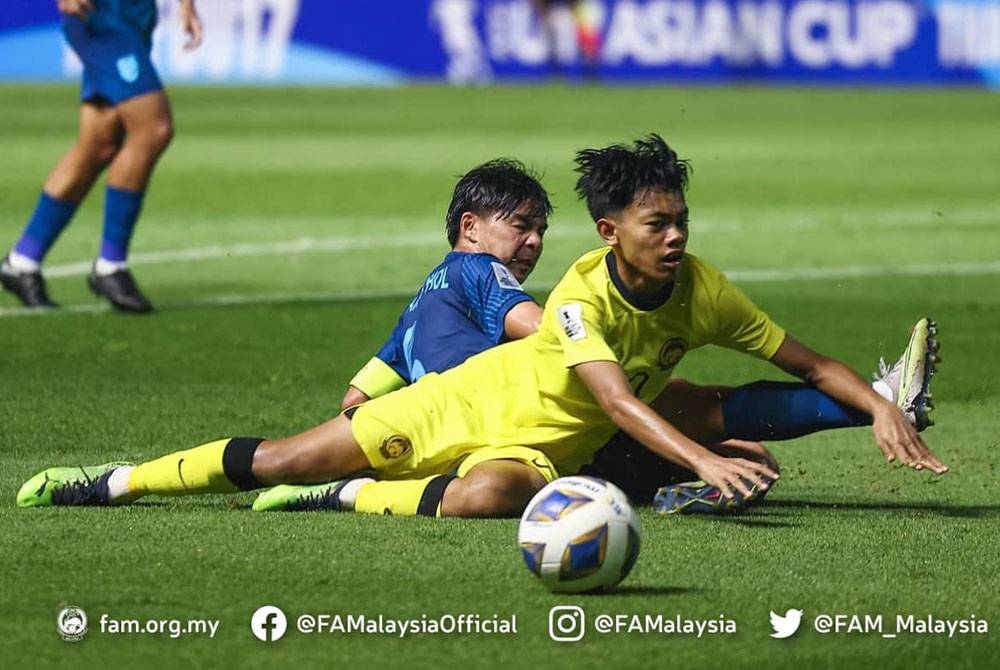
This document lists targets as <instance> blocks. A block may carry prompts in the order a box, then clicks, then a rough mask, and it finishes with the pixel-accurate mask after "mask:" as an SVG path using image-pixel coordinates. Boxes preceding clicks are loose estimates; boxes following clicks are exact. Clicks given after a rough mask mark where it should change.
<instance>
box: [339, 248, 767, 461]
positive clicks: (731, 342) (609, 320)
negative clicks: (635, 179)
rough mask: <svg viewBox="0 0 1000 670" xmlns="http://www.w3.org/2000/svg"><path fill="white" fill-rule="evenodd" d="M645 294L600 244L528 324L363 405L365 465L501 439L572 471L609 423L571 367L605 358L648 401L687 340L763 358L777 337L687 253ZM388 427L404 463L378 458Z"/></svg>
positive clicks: (762, 317) (448, 454)
mask: <svg viewBox="0 0 1000 670" xmlns="http://www.w3.org/2000/svg"><path fill="white" fill-rule="evenodd" d="M656 303H658V304H644V303H643V301H642V300H641V299H639V298H638V297H637V296H633V295H630V294H629V291H628V289H627V288H626V287H625V286H624V285H623V284H622V282H621V280H620V279H619V278H618V274H617V271H616V268H615V260H614V255H613V254H612V253H611V251H610V249H607V248H602V249H597V250H594V251H591V252H589V253H587V254H585V255H584V256H582V257H581V258H580V259H578V260H577V261H576V262H575V263H574V264H573V266H572V267H571V268H570V269H569V271H568V272H567V273H566V274H565V276H563V278H562V280H561V281H560V282H559V284H558V285H557V286H556V288H555V289H554V290H553V292H552V294H551V295H550V296H549V299H548V301H547V302H546V304H545V313H544V316H543V319H542V324H541V327H540V328H539V330H538V332H537V333H535V334H534V335H532V336H530V337H527V338H525V339H523V340H519V341H516V342H511V343H508V344H504V345H501V346H499V347H495V348H493V349H490V350H487V351H485V352H483V353H481V354H478V355H476V356H473V357H472V358H469V359H468V360H467V361H466V362H465V363H463V364H462V365H459V366H458V367H456V368H453V369H451V370H448V371H446V372H444V373H442V374H440V375H434V374H432V375H427V377H425V378H423V379H421V380H420V381H418V382H417V383H416V384H413V385H412V386H410V387H408V388H406V389H403V390H401V391H398V392H395V393H391V394H389V395H387V396H383V397H382V398H378V399H376V400H372V401H370V402H369V403H366V404H365V405H364V406H362V408H360V409H359V410H358V413H357V415H356V416H355V421H358V419H361V420H362V422H363V423H365V424H366V425H370V428H368V427H366V428H364V429H362V426H361V425H359V426H356V430H355V436H356V437H357V438H358V440H359V442H361V444H362V448H363V449H364V450H365V452H366V453H367V454H369V457H370V459H372V460H373V465H375V466H376V467H377V468H379V469H382V468H383V467H388V469H389V470H399V474H400V475H402V474H403V472H404V471H405V473H406V474H407V475H408V476H409V475H413V474H418V473H422V472H424V471H426V468H427V467H429V468H430V469H431V470H435V469H437V470H439V469H441V467H442V466H443V465H444V464H445V463H451V462H456V461H458V460H461V458H462V457H463V456H464V455H466V454H468V453H469V452H470V451H472V450H475V449H476V448H478V447H496V448H503V447H508V446H525V447H531V448H534V449H537V450H539V451H541V452H543V453H544V454H545V455H546V456H548V457H549V459H550V460H551V461H552V463H553V464H555V466H556V467H557V468H558V469H559V472H560V473H561V474H572V473H574V472H577V471H578V470H579V468H580V467H581V466H583V465H584V464H586V463H588V462H589V461H590V460H591V459H592V457H593V455H594V453H595V452H596V451H597V450H598V449H600V447H601V446H603V445H604V443H605V442H607V440H608V439H609V438H610V437H611V435H613V434H614V433H615V431H617V430H618V428H617V426H615V425H614V423H613V422H612V421H611V420H610V419H609V418H608V416H607V415H606V414H605V413H604V411H603V410H602V409H601V407H600V405H599V404H598V403H597V401H596V400H595V399H594V397H593V395H592V394H591V393H590V390H589V389H588V388H587V387H586V386H585V385H584V383H583V381H582V380H581V379H580V377H579V376H578V375H577V374H576V373H575V372H573V371H572V368H573V367H574V366H576V365H579V364H581V363H587V362H592V361H614V362H617V363H618V364H619V365H621V367H622V368H623V369H624V371H625V374H626V376H627V377H628V378H629V380H630V382H631V384H632V388H633V390H634V391H635V393H636V395H637V396H638V397H639V398H640V399H642V400H643V401H644V402H647V403H648V402H651V401H652V400H653V399H655V398H656V397H657V396H658V395H659V394H660V393H661V392H662V391H663V389H664V388H665V387H666V385H667V381H668V380H669V379H670V375H671V373H672V371H673V369H674V367H676V365H677V364H678V363H679V362H680V360H681V358H682V357H683V356H684V354H685V353H686V352H688V351H690V350H692V349H695V348H697V347H700V346H703V345H706V344H716V345H719V346H724V347H729V348H733V349H737V350H740V351H744V352H747V353H750V354H753V355H755V356H759V357H761V358H765V359H767V358H770V357H771V356H773V355H774V353H775V352H776V351H777V350H778V347H779V346H781V342H782V341H783V340H784V337H785V333H784V331H783V330H782V329H781V328H780V327H779V326H777V325H776V324H774V323H773V322H772V321H771V320H770V319H769V318H768V316H767V315H766V314H764V313H763V312H762V311H761V310H759V309H758V308H757V307H756V306H755V305H754V304H753V303H752V302H751V301H750V300H749V298H747V297H746V295H745V294H744V293H743V292H742V291H740V290H739V289H738V288H736V287H735V286H733V285H732V284H731V283H729V281H728V280H727V279H726V278H725V277H724V276H723V274H722V273H721V272H719V271H718V270H716V269H715V268H713V267H712V266H711V265H709V264H708V263H706V262H705V261H702V260H701V259H699V258H698V257H696V256H693V255H691V254H687V255H686V256H685V259H684V261H683V262H682V263H681V267H680V268H679V270H678V277H677V280H676V281H675V282H674V284H673V286H672V287H670V289H669V292H668V293H667V294H664V295H663V296H661V298H660V299H659V300H658V301H656ZM368 416H370V417H371V419H376V417H377V421H376V423H375V424H371V423H370V421H367V420H366V418H367V417H368ZM359 429H361V430H359ZM383 433H384V435H383ZM400 436H402V437H403V438H405V439H406V441H407V442H410V443H412V447H413V449H412V450H407V452H406V454H405V458H402V459H401V460H405V461H408V463H406V464H405V465H404V463H402V462H400V463H398V464H393V463H392V462H391V461H393V460H394V459H392V458H389V459H383V458H381V457H380V455H379V450H380V447H381V446H384V442H385V440H388V439H392V438H397V437H400ZM380 441H381V442H382V443H383V444H379V442H380ZM385 451H386V450H385V449H381V452H383V453H382V454H381V456H384V455H385V453H384V452H385ZM390 451H391V450H390ZM401 456H403V455H402V454H401ZM393 465H397V467H395V468H394V467H391V466H393Z"/></svg>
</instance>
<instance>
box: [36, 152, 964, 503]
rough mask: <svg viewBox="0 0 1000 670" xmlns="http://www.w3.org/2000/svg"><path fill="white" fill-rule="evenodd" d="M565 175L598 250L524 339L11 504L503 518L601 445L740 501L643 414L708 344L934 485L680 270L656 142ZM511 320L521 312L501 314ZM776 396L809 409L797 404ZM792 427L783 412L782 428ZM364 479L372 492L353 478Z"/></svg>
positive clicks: (834, 378)
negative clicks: (622, 439)
mask: <svg viewBox="0 0 1000 670" xmlns="http://www.w3.org/2000/svg"><path fill="white" fill-rule="evenodd" d="M577 160H578V164H579V166H580V172H581V174H582V176H581V178H580V180H579V183H578V191H579V192H580V194H581V196H583V197H585V198H586V200H587V204H588V208H589V209H590V211H591V214H592V216H593V217H594V219H595V222H596V223H597V228H598V232H599V234H600V235H601V237H602V238H603V239H604V241H605V243H606V247H605V248H602V249H597V250H595V251H592V252H590V253H588V254H585V255H584V256H583V257H582V258H581V259H580V260H578V261H577V262H576V263H575V264H574V266H573V267H572V268H571V269H570V271H569V272H568V273H567V274H566V276H565V277H564V278H563V280H562V281H561V282H560V283H559V285H558V286H557V287H556V289H555V290H554V292H553V294H552V296H550V299H549V301H548V303H547V308H546V310H545V313H544V317H543V320H542V325H541V327H540V328H539V330H538V332H537V334H535V335H532V336H530V337H527V338H524V339H522V340H519V341H516V342H511V343H509V344H508V345H506V346H503V347H497V348H494V349H492V350H489V351H486V352H484V353H482V354H480V355H478V356H475V357H473V358H471V359H469V360H467V361H466V362H465V363H464V364H462V365H459V366H458V367H457V368H454V369H452V370H450V371H447V372H445V373H443V374H440V375H438V374H427V375H424V376H423V377H421V378H420V379H419V380H418V381H417V382H416V383H414V384H413V385H412V386H410V387H408V388H405V389H401V390H399V391H397V392H394V393H389V394H388V395H385V396H383V397H381V398H378V399H375V400H372V401H371V402H368V403H365V404H364V405H362V406H360V407H358V408H356V409H355V410H351V411H348V412H345V413H344V414H342V415H340V416H338V417H337V418H335V419H333V420H331V421H329V422H327V423H325V424H323V425H321V426H318V427H316V428H314V429H312V430H309V431H306V432H305V433H301V434H299V435H296V436H293V437H290V438H286V439H283V440H263V439H260V438H246V437H236V438H230V439H222V440H216V441H214V442H210V443H207V444H204V445H201V446H199V447H195V448H193V449H189V450H186V451H181V452H175V453H173V454H169V455H167V456H164V457H162V458H160V459H157V460H155V461H150V462H147V463H144V464H141V465H139V466H129V465H124V464H108V465H104V466H94V467H90V468H83V467H77V468H53V469H49V470H46V471H44V472H41V473H39V474H38V475H36V476H35V477H33V478H32V479H30V480H29V481H27V482H25V484H24V485H23V486H22V487H21V489H20V491H19V492H18V504H19V505H20V506H22V507H34V506H50V505H110V504H122V503H127V502H130V501H133V500H135V499H137V498H138V497H141V496H143V495H146V494H149V493H155V494H162V495H179V494H195V493H209V492H235V491H238V490H252V489H256V488H260V487H262V486H265V485H268V484H273V483H279V482H286V483H307V482H310V481H313V482H326V481H329V480H332V479H337V478H339V477H347V478H346V479H343V480H341V481H338V482H333V483H326V484H323V485H321V487H319V489H318V490H315V491H314V492H313V493H310V494H309V496H315V497H316V498H317V499H318V502H320V503H324V505H323V506H326V507H329V508H333V509H355V510H359V511H369V512H391V513H393V514H426V515H432V516H434V515H445V516H510V515H516V514H518V513H520V510H521V509H523V506H524V504H525V503H526V502H527V500H528V499H529V498H530V496H531V495H533V494H534V492H535V491H537V490H538V488H540V487H541V486H542V485H544V483H545V482H546V481H551V480H552V479H554V478H555V477H556V476H558V475H560V474H571V473H573V472H577V471H579V469H580V468H581V467H582V466H583V465H585V464H586V463H587V462H589V461H590V460H591V459H592V458H593V456H594V454H595V453H596V452H597V451H598V450H599V449H600V448H601V446H602V445H603V444H605V443H607V441H608V440H609V439H610V438H611V437H612V435H613V434H614V432H615V429H619V430H621V431H623V432H624V433H626V434H628V435H630V436H631V437H632V438H633V439H634V440H635V441H636V442H638V443H641V444H642V445H645V447H646V448H648V449H649V450H651V451H653V452H655V453H656V454H657V455H658V456H659V457H660V458H662V459H666V460H669V461H672V462H673V463H675V464H676V465H680V466H681V467H683V468H686V469H687V470H689V471H691V472H693V473H695V474H696V475H697V476H699V477H700V478H701V479H702V480H703V482H704V486H705V487H712V488H714V490H715V491H717V493H718V495H719V496H720V497H722V498H725V499H727V500H728V499H733V498H734V496H736V495H742V496H744V497H746V496H751V495H753V491H754V490H755V489H761V490H763V489H767V487H768V485H769V483H770V482H772V481H773V480H774V479H776V478H777V477H778V473H777V472H776V471H775V470H773V469H772V468H771V467H769V466H768V465H767V464H765V463H760V462H754V461H751V460H747V459H744V458H740V457H729V458H726V457H722V456H720V455H718V454H714V453H712V451H710V450H709V449H706V448H705V447H703V446H701V445H700V444H698V443H697V442H695V441H693V440H691V439H690V438H689V437H686V436H685V435H684V434H683V433H681V432H680V431H679V430H678V429H677V428H676V427H675V426H673V425H672V424H671V423H669V422H668V421H666V420H665V419H664V418H663V416H662V415H661V413H659V412H657V411H656V410H655V409H654V408H652V407H650V404H649V403H654V404H655V403H656V402H657V401H658V400H659V399H660V398H662V397H663V396H662V392H663V391H664V390H665V389H666V387H667V383H668V381H669V378H670V374H671V372H672V370H673V368H674V367H675V366H676V365H677V363H678V362H679V361H680V360H681V358H682V357H683V355H684V354H685V352H686V351H687V350H688V349H693V348H696V347H699V346H703V345H704V344H709V343H712V344H716V345H721V346H728V347H732V348H735V349H738V350H741V351H745V352H746V353H750V354H753V355H756V356H759V357H762V358H766V359H768V360H770V361H771V362H772V363H774V364H775V365H777V366H778V367H781V368H782V369H784V370H786V371H787V372H790V373H792V374H796V375H798V376H800V377H802V378H803V379H804V380H808V381H809V382H810V383H812V384H815V386H816V387H818V389H819V390H821V391H822V392H824V393H826V394H828V395H829V397H830V398H838V399H839V401H840V402H841V403H843V404H844V406H845V407H847V408H850V409H851V410H853V411H854V412H857V413H858V414H862V415H864V416H866V417H869V420H873V426H874V432H875V436H876V441H877V443H878V445H879V447H880V448H881V449H882V450H883V452H884V453H885V455H886V457H887V459H888V460H890V461H892V460H895V459H898V460H900V461H902V462H903V463H906V464H908V465H910V466H911V467H914V468H916V469H922V468H927V469H930V470H932V471H934V472H938V473H942V472H945V471H946V470H947V468H946V467H945V466H944V465H943V464H942V463H941V462H940V461H939V460H938V459H937V458H936V457H935V456H934V455H933V454H932V453H931V452H930V450H929V449H928V448H927V447H926V445H924V444H923V442H922V441H921V440H920V438H919V436H918V435H917V432H916V428H915V427H914V426H913V425H912V424H911V423H910V421H909V420H908V418H907V417H906V416H904V412H903V411H901V409H902V407H901V405H900V403H899V402H898V401H896V402H894V399H893V398H890V397H886V396H885V395H883V394H882V393H879V392H877V391H876V390H873V389H872V388H871V387H869V386H868V385H867V384H866V383H865V382H863V381H861V379H860V378H858V377H857V375H855V374H854V373H853V372H851V371H850V370H849V369H848V368H847V367H846V366H844V365H842V364H840V363H838V362H837V361H834V360H833V359H830V358H827V357H824V356H821V355H819V354H817V353H816V352H813V351H812V350H810V349H808V348H807V347H805V346H804V345H802V344H800V343H799V342H797V341H796V340H794V339H793V338H791V337H790V336H787V335H786V334H785V332H784V331H783V330H782V329H781V328H780V327H778V326H777V325H776V324H774V323H773V322H772V321H771V320H770V319H769V318H768V317H767V315H765V314H764V313H763V312H761V311H760V310H758V309H757V308H756V307H755V306H754V305H753V304H752V303H751V302H750V301H749V300H748V299H747V297H746V296H745V295H743V294H742V292H740V291H739V290H738V289H736V288H735V287H734V286H732V285H731V284H729V283H728V282H727V281H726V280H725V278H724V277H723V276H722V275H721V273H719V272H718V271H717V270H715V269H714V268H712V267H711V266H710V265H708V264H707V263H706V262H704V261H702V260H700V259H698V258H696V257H694V256H693V255H689V254H685V246H686V243H687V205H686V202H685V199H684V196H683V191H684V188H685V186H686V184H687V166H686V163H684V162H682V161H679V160H677V157H676V154H675V153H674V152H673V151H672V150H671V149H670V148H669V147H667V145H666V144H665V143H664V142H663V140H662V139H661V138H659V137H658V136H651V137H649V138H647V139H646V140H643V141H638V142H636V145H635V147H634V148H633V149H629V148H627V147H622V146H617V145H616V146H611V147H606V148H604V149H599V150H587V151H583V152H580V154H578V158H577ZM533 209H535V207H534V206H532V203H531V202H530V201H522V202H521V204H520V205H518V206H517V207H516V208H514V209H513V210H510V211H511V212H512V213H511V214H509V215H507V217H502V218H510V217H511V216H513V217H515V218H516V217H520V218H527V216H528V215H530V212H531V211H532V210H533ZM471 214H473V216H479V215H475V211H474V210H473V211H472V212H471ZM496 217H497V214H496V213H494V214H493V215H491V218H492V219H495V218H496ZM462 218H463V219H464V218H466V217H465V214H464V213H463V216H462ZM472 223H473V222H472V221H471V220H470V221H469V222H468V225H471V224H472ZM609 248H610V251H609ZM495 258H497V259H499V258H500V257H495ZM513 258H516V256H515V257H512V259H513ZM527 258H528V257H527V256H525V257H524V259H527ZM498 265H500V264H498ZM459 266H460V264H459ZM502 275H503V273H502V272H501V276H502ZM451 277H452V279H447V275H446V274H443V275H441V276H440V277H439V278H436V277H435V274H434V273H432V276H431V277H429V278H428V280H427V282H426V283H425V286H424V289H423V290H422V291H421V293H420V295H418V297H417V299H416V300H415V301H414V303H413V304H412V305H411V306H412V307H414V309H416V307H417V306H419V303H420V302H422V301H423V300H424V299H425V298H426V296H427V295H428V294H429V293H430V292H432V291H446V290H447V289H449V288H450V286H451V283H450V282H451V281H452V280H454V278H456V276H455V275H451ZM503 283H505V282H503V281H502V282H501V284H503ZM518 288H519V287H518ZM510 290H514V288H513V287H511V289H510ZM672 297H673V298H674V299H673V300H671V298H672ZM522 303H523V304H525V305H527V304H528V303H529V301H528V300H522V301H520V302H518V303H516V304H522ZM926 325H927V324H925V330H924V331H923V332H922V333H921V334H919V335H920V336H918V337H915V338H914V340H911V344H912V343H913V341H916V342H918V343H919V342H920V341H921V339H922V340H923V341H924V343H925V346H924V347H923V349H921V347H919V346H918V347H917V348H916V351H920V352H922V355H921V358H920V360H919V361H911V363H904V364H903V365H902V368H903V369H904V370H905V371H906V372H905V374H904V376H907V378H908V379H910V380H911V381H913V382H918V381H919V382H920V389H921V392H922V393H923V392H926V385H925V384H924V383H923V382H925V381H926V379H927V378H928V377H929V374H925V372H927V362H928V361H927V352H926V341H927V340H928V339H929V334H928V332H927V331H926ZM404 346H405V338H404ZM908 353H909V348H908ZM914 371H917V372H914ZM911 373H913V374H911ZM884 383H885V382H884V381H883V384H884ZM750 386H751V387H752V386H753V385H750ZM787 390H788V391H789V392H790V393H792V394H793V395H797V394H800V393H807V394H808V393H815V389H812V388H811V387H807V386H801V387H798V388H793V389H787ZM737 391H738V390H737ZM732 395H736V392H734V393H733V394H732ZM805 397H809V396H808V395H806V396H805ZM744 404H745V401H744ZM913 409H914V408H912V407H911V408H909V410H913ZM744 418H745V419H746V420H750V419H752V417H744ZM803 418H806V417H801V416H794V412H793V416H792V417H791V424H792V427H795V426H796V425H797V422H798V421H801V420H802V419H803ZM727 420H728V418H727ZM813 421H814V422H815V421H816V419H815V418H813ZM823 427H831V426H823ZM815 429H818V428H815ZM369 469H373V470H375V471H376V473H377V474H378V475H379V476H381V477H383V480H382V481H375V480H373V479H371V478H369V477H367V476H364V475H362V476H358V474H359V473H364V472H366V471H367V470H369ZM352 475H353V477H352ZM293 488H294V487H293ZM309 496H306V497H309ZM301 498H302V497H301V496H300V500H299V502H300V503H301V502H303V501H302V500H301ZM685 504H686V503H685Z"/></svg>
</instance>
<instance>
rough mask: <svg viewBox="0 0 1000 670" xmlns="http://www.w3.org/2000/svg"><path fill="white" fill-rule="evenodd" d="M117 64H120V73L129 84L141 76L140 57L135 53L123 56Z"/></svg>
mask: <svg viewBox="0 0 1000 670" xmlns="http://www.w3.org/2000/svg"><path fill="white" fill-rule="evenodd" d="M115 65H116V66H118V75H119V76H120V77H121V78H122V79H123V80H125V81H126V82H128V83H129V84H134V83H135V80H136V79H138V78H139V59H138V58H136V57H135V54H129V55H127V56H122V57H121V58H119V59H118V62H116V63H115Z"/></svg>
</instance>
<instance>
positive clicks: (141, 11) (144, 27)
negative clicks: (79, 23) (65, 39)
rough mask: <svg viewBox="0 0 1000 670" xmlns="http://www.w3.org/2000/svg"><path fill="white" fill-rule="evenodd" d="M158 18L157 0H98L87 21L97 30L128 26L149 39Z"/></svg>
mask: <svg viewBox="0 0 1000 670" xmlns="http://www.w3.org/2000/svg"><path fill="white" fill-rule="evenodd" d="M156 20H157V9H156V0H96V1H95V2H94V11H93V12H91V14H90V16H89V17H88V19H87V21H86V23H87V24H89V25H90V26H91V27H92V28H93V29H95V30H107V29H116V28H119V27H123V26H128V27H129V28H132V29H135V30H138V31H139V32H140V33H142V34H143V35H144V36H145V37H146V38H147V39H148V38H149V37H151V36H152V34H153V28H155V27H156Z"/></svg>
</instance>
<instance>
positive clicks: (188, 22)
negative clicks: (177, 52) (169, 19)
mask: <svg viewBox="0 0 1000 670" xmlns="http://www.w3.org/2000/svg"><path fill="white" fill-rule="evenodd" d="M181 28H183V29H184V32H185V33H186V34H187V35H188V41H187V42H186V43H185V44H184V51H194V50H195V49H197V48H198V46H199V45H200V44H201V33H202V28H201V19H200V18H198V12H197V11H196V10H195V8H194V0H181Z"/></svg>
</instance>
